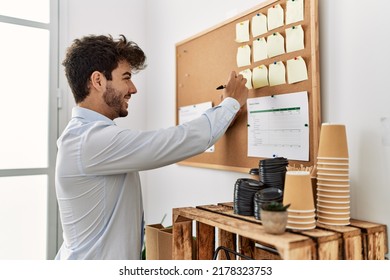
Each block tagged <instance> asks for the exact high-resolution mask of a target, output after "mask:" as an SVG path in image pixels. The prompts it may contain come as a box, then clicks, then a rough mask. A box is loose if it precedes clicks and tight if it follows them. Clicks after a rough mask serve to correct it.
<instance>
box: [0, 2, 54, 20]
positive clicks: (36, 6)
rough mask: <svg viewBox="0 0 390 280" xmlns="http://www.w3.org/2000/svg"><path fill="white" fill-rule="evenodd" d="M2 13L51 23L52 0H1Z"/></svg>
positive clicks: (0, 12)
mask: <svg viewBox="0 0 390 280" xmlns="http://www.w3.org/2000/svg"><path fill="white" fill-rule="evenodd" d="M0 15H3V16H9V17H15V18H22V19H27V20H32V21H38V22H43V23H49V21H50V0H0Z"/></svg>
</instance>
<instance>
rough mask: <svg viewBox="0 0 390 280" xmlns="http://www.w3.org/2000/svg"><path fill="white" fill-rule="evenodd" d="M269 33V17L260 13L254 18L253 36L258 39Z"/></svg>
mask: <svg viewBox="0 0 390 280" xmlns="http://www.w3.org/2000/svg"><path fill="white" fill-rule="evenodd" d="M267 32H268V28H267V16H266V15H264V14H262V13H258V14H256V15H255V16H254V17H253V18H252V36H253V37H257V36H260V35H263V34H264V33H267Z"/></svg>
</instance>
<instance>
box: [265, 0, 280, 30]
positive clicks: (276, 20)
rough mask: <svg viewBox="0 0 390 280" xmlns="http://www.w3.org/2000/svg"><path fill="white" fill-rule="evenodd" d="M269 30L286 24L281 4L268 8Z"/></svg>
mask: <svg viewBox="0 0 390 280" xmlns="http://www.w3.org/2000/svg"><path fill="white" fill-rule="evenodd" d="M267 18H268V30H272V29H275V28H278V27H280V26H283V25H284V10H283V8H282V6H280V4H277V5H274V6H272V7H271V8H269V9H268V15H267Z"/></svg>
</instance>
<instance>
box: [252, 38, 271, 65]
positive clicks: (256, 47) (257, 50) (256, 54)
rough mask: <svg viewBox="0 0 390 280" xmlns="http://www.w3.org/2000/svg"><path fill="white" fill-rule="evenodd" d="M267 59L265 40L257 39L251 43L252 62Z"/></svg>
mask: <svg viewBox="0 0 390 280" xmlns="http://www.w3.org/2000/svg"><path fill="white" fill-rule="evenodd" d="M267 58H268V51H267V40H266V39H265V38H258V39H256V40H254V41H253V62H257V61H260V60H263V59H267Z"/></svg>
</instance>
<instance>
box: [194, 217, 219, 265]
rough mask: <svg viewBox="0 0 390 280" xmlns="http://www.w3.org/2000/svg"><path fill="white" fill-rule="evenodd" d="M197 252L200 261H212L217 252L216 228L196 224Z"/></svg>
mask: <svg viewBox="0 0 390 280" xmlns="http://www.w3.org/2000/svg"><path fill="white" fill-rule="evenodd" d="M196 237H197V244H198V246H197V250H198V251H197V252H198V259H199V260H211V259H212V258H213V255H214V250H215V228H214V227H213V226H210V225H207V224H204V223H200V222H197V223H196Z"/></svg>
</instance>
